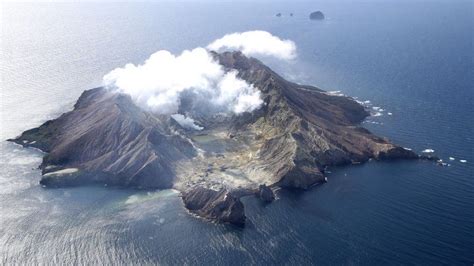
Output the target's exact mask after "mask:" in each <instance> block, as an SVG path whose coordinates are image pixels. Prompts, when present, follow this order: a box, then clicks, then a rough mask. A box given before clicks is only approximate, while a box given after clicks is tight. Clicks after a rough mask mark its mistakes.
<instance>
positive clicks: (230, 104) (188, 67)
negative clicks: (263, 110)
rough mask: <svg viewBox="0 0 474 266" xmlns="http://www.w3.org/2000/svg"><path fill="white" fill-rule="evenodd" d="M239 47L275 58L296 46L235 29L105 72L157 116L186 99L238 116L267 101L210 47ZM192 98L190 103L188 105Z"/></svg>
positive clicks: (110, 82) (187, 120) (182, 120)
mask: <svg viewBox="0 0 474 266" xmlns="http://www.w3.org/2000/svg"><path fill="white" fill-rule="evenodd" d="M208 49H209V50H217V51H220V50H224V49H231V50H235V49H239V50H242V52H243V53H245V54H247V55H265V56H275V57H277V58H281V59H291V58H294V56H295V55H296V53H295V45H294V43H293V42H292V41H289V40H280V39H279V38H278V37H275V36H273V35H271V34H270V33H268V32H264V31H250V32H243V33H234V34H229V35H226V36H224V37H223V38H221V39H218V40H216V41H214V42H213V43H211V44H210V45H209V46H208V48H207V49H205V48H202V47H198V48H195V49H193V50H185V51H183V52H182V53H181V54H179V55H173V54H172V53H170V52H169V51H166V50H161V51H158V52H156V53H154V54H152V55H151V56H150V57H149V58H148V59H147V60H146V61H145V62H144V63H143V64H142V65H134V64H127V65H125V66H124V67H122V68H116V69H114V70H112V71H111V72H110V73H108V74H107V75H105V76H104V78H103V81H104V84H105V85H106V86H107V87H110V88H116V89H118V90H119V91H120V92H122V93H126V94H129V95H130V96H131V97H132V99H133V100H134V101H135V103H136V104H137V105H139V106H140V107H142V108H144V109H146V110H149V111H152V112H154V113H157V114H163V115H173V114H177V113H178V112H181V111H182V103H183V104H184V103H187V104H188V107H189V106H191V107H190V108H193V110H187V111H186V112H187V115H189V114H192V113H193V111H195V112H197V111H196V110H200V112H203V111H205V112H209V113H216V112H227V113H234V114H240V113H243V112H252V111H254V110H256V109H258V108H259V107H260V106H261V105H262V103H263V101H262V100H261V98H260V91H259V90H258V89H257V88H255V87H254V86H253V85H251V84H248V83H247V82H246V81H244V80H242V79H240V78H239V77H237V71H227V72H226V71H225V70H224V68H223V67H222V66H221V65H220V64H219V63H218V62H216V60H214V58H213V56H212V55H211V54H210V53H209V50H208ZM189 102H192V104H190V105H189ZM173 118H174V119H175V120H176V121H177V122H178V123H179V124H181V125H182V126H183V127H187V128H192V129H196V130H200V129H202V128H201V127H200V126H198V125H196V124H195V123H194V120H193V119H192V118H191V117H187V116H183V115H178V116H176V115H175V116H173Z"/></svg>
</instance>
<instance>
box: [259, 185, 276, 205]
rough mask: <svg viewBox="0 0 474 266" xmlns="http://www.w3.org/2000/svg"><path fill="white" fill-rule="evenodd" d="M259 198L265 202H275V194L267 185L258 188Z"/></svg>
mask: <svg viewBox="0 0 474 266" xmlns="http://www.w3.org/2000/svg"><path fill="white" fill-rule="evenodd" d="M257 196H258V197H259V198H260V199H261V200H262V201H264V202H272V201H273V200H275V194H273V191H272V189H271V188H269V187H268V186H266V185H260V186H258V191H257Z"/></svg>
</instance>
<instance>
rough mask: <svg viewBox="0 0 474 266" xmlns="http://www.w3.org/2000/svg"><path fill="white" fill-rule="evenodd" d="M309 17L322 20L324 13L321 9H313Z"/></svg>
mask: <svg viewBox="0 0 474 266" xmlns="http://www.w3.org/2000/svg"><path fill="white" fill-rule="evenodd" d="M309 19H311V20H323V19H324V14H323V12H321V11H315V12H312V13H311V14H309Z"/></svg>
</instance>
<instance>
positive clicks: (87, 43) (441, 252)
mask: <svg viewBox="0 0 474 266" xmlns="http://www.w3.org/2000/svg"><path fill="white" fill-rule="evenodd" d="M1 5H2V6H1V12H2V16H1V29H2V36H1V54H0V56H1V60H0V71H1V76H2V79H1V112H0V114H1V124H0V129H1V130H0V133H1V134H0V135H1V138H2V139H6V138H9V137H14V136H16V135H18V134H19V133H21V132H22V131H23V130H25V129H28V128H31V127H34V126H37V125H39V124H40V123H42V122H44V121H45V120H46V119H49V118H52V117H55V116H57V115H58V114H59V113H61V112H64V111H66V110H69V109H70V108H71V107H72V105H73V103H74V101H75V100H76V99H77V97H78V96H79V95H80V93H81V92H82V91H83V90H84V89H88V88H92V87H94V86H98V85H100V84H101V79H102V76H103V75H104V74H106V73H107V72H109V71H110V70H111V69H113V68H115V67H117V66H122V65H124V64H125V63H128V62H133V63H140V62H142V61H143V60H145V59H146V58H147V57H148V56H149V55H150V54H151V53H153V52H155V51H157V50H159V49H167V50H170V51H173V52H175V53H178V52H180V51H182V50H183V49H191V48H194V47H197V46H205V45H207V44H208V43H210V42H211V41H212V40H214V39H216V38H219V37H221V36H222V35H224V34H226V33H232V32H235V31H246V30H255V29H261V30H267V31H269V32H271V33H273V34H274V35H277V36H280V37H283V38H288V39H291V40H293V41H295V43H296V45H297V48H298V54H299V56H298V58H297V60H296V61H295V62H293V63H282V62H276V61H275V62H273V61H272V62H266V63H268V64H269V65H271V66H272V67H273V68H274V69H275V70H277V71H278V72H279V73H281V74H282V75H283V76H285V77H286V78H289V79H292V80H294V81H297V82H300V83H308V84H314V85H317V86H319V87H321V88H323V89H326V90H340V91H341V92H342V93H345V94H347V95H351V96H354V97H358V99H359V100H370V101H371V103H372V105H373V106H379V107H382V108H383V109H385V111H384V112H383V113H384V115H382V116H378V117H370V118H368V121H367V122H365V123H364V126H366V127H367V128H369V129H370V130H371V131H373V132H375V133H377V134H380V135H383V136H386V137H388V138H390V139H391V140H393V141H394V142H396V143H399V144H402V145H403V146H406V147H410V148H412V149H414V150H416V151H421V150H423V149H426V148H432V149H434V150H435V151H436V153H437V154H438V155H439V156H440V157H441V158H443V159H444V160H445V161H446V160H448V157H449V156H452V157H455V158H456V160H455V161H452V162H451V161H449V163H450V164H451V166H449V167H439V166H436V165H434V164H432V163H428V162H393V163H380V162H370V163H367V164H365V165H361V166H351V167H344V168H337V169H331V171H332V173H331V174H330V175H329V182H328V183H327V184H325V185H323V186H319V187H316V188H314V189H312V190H310V191H308V192H305V193H296V192H291V191H280V192H279V193H278V197H279V199H278V200H277V201H275V202H274V203H272V204H270V205H262V204H261V203H260V202H259V201H257V200H255V199H253V198H247V199H245V205H246V214H247V216H248V219H249V223H248V225H247V226H246V227H245V228H244V229H238V228H234V227H232V226H228V225H215V224H211V223H207V222H204V221H202V220H200V219H197V218H195V217H193V216H190V215H188V214H187V213H186V212H185V211H184V209H183V207H182V203H181V201H180V199H179V197H178V194H177V193H176V192H173V191H156V192H143V191H142V192H140V191H133V190H124V189H115V188H101V187H83V188H70V189H44V188H42V187H41V186H39V184H38V181H39V179H40V172H39V171H38V170H36V167H37V165H38V164H39V163H40V161H41V156H42V155H41V154H40V153H39V152H37V151H33V150H27V149H22V148H21V147H19V146H16V145H13V144H11V143H7V142H2V143H1V144H0V157H1V160H0V256H1V260H0V261H1V263H2V264H32V263H34V264H36V263H47V264H50V263H57V264H64V263H77V264H129V263H132V264H143V263H160V264H183V263H187V264H244V263H245V264H248V263H253V264H274V263H276V262H278V263H281V264H313V263H319V264H364V265H366V264H376V265H378V264H425V265H433V264H456V265H472V263H474V174H473V172H474V171H473V170H474V167H473V164H474V152H473V148H474V141H473V133H474V128H473V124H474V123H473V122H474V121H473V120H474V119H473V118H472V114H473V111H474V110H473V103H474V101H473V95H474V89H473V86H474V85H473V84H474V49H473V38H474V37H473V36H474V35H473V32H474V29H473V27H474V26H473V25H474V15H473V4H472V2H429V1H423V2H398V1H397V2H391V3H386V2H382V3H380V2H364V3H352V2H346V1H344V2H333V1H328V2H318V3H313V2H309V3H304V2H299V3H285V2H280V3H272V2H265V3H260V4H251V3H240V4H237V3H201V2H192V3H127V4H126V3H120V4H117V3H108V4H97V3H82V4H67V3H42V4H8V3H2V4H1ZM318 9H320V10H323V12H324V13H325V14H326V16H327V20H325V21H322V22H311V21H309V20H308V19H307V14H308V13H309V12H310V11H313V10H318ZM278 12H282V13H283V17H281V18H277V17H275V14H276V13H278ZM290 12H293V13H294V14H295V15H294V17H291V18H290V17H289V16H287V15H286V14H288V13H290ZM389 112H390V113H392V115H388V113H389ZM459 159H464V160H467V163H461V162H460V161H459Z"/></svg>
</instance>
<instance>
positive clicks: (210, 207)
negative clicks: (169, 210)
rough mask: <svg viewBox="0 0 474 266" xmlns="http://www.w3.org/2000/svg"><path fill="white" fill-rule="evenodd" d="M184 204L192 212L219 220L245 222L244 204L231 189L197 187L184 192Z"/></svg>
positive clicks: (233, 222) (240, 223) (236, 223)
mask: <svg viewBox="0 0 474 266" xmlns="http://www.w3.org/2000/svg"><path fill="white" fill-rule="evenodd" d="M182 198H183V202H184V206H185V207H186V208H187V209H188V210H190V211H191V212H193V213H195V214H197V215H199V216H201V217H204V218H207V219H210V220H215V221H218V222H225V223H231V224H235V225H244V224H245V213H244V205H243V204H242V202H241V201H240V199H239V198H238V197H235V196H233V195H232V193H230V192H229V191H227V190H225V189H222V190H220V191H216V190H212V189H208V188H204V187H195V188H191V189H189V190H188V191H186V192H183V193H182Z"/></svg>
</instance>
